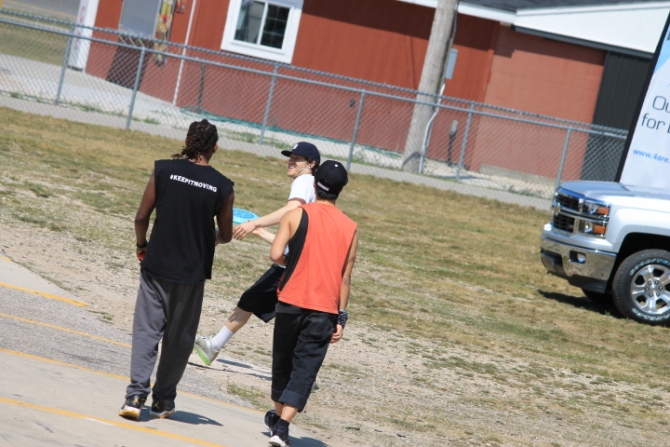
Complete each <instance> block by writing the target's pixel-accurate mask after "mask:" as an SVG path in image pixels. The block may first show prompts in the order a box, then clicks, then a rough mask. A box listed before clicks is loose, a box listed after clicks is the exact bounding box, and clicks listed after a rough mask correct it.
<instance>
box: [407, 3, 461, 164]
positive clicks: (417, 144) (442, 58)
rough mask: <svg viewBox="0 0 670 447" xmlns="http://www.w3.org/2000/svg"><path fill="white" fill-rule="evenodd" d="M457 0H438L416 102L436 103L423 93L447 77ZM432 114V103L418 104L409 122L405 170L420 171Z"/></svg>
mask: <svg viewBox="0 0 670 447" xmlns="http://www.w3.org/2000/svg"><path fill="white" fill-rule="evenodd" d="M457 4H458V0H438V2H437V7H436V8H435V16H434V17H433V26H432V28H431V30H430V39H429V41H428V48H427V50H426V58H425V59H424V61H423V70H422V72H421V80H420V81H419V92H420V93H419V94H417V96H416V100H417V101H421V102H433V103H434V102H436V99H435V98H433V97H432V96H427V95H425V94H422V93H428V94H432V95H437V94H438V93H439V90H440V85H441V84H442V82H444V80H443V79H442V76H444V64H445V62H446V59H447V48H448V42H449V37H450V36H451V27H452V24H453V22H454V14H456V5H457ZM432 114H433V106H429V105H423V104H416V105H415V106H414V112H413V113H412V122H411V123H410V127H409V133H408V135H407V141H406V142H405V151H404V153H403V157H402V170H403V171H408V172H418V171H419V162H420V158H421V146H422V143H423V135H424V132H425V129H426V126H427V125H428V121H429V120H430V117H431V115H432Z"/></svg>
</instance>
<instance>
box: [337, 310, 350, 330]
mask: <svg viewBox="0 0 670 447" xmlns="http://www.w3.org/2000/svg"><path fill="white" fill-rule="evenodd" d="M348 319H349V312H347V311H346V310H340V311H338V312H337V324H339V325H340V326H342V327H344V326H346V325H347V320H348Z"/></svg>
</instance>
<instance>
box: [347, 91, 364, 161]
mask: <svg viewBox="0 0 670 447" xmlns="http://www.w3.org/2000/svg"><path fill="white" fill-rule="evenodd" d="M364 101H365V92H361V99H359V100H358V111H357V112H356V122H355V123H354V134H353V135H352V137H351V145H350V146H349V157H347V171H348V170H349V169H351V160H352V158H353V157H354V146H355V145H356V138H357V137H358V126H359V125H360V122H361V113H362V112H363V102H364Z"/></svg>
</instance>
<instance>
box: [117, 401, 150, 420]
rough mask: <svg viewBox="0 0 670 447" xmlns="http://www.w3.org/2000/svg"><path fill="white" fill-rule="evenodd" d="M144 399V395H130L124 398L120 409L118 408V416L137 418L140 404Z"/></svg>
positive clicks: (140, 409) (142, 403)
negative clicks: (124, 400)
mask: <svg viewBox="0 0 670 447" xmlns="http://www.w3.org/2000/svg"><path fill="white" fill-rule="evenodd" d="M146 400H147V398H146V397H142V396H130V397H129V398H127V399H126V402H125V403H124V404H123V406H122V407H121V410H119V416H121V417H122V418H126V419H133V420H138V419H139V418H140V412H141V411H142V406H143V405H144V402H145V401H146Z"/></svg>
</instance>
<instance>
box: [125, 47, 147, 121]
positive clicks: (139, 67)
mask: <svg viewBox="0 0 670 447" xmlns="http://www.w3.org/2000/svg"><path fill="white" fill-rule="evenodd" d="M145 51H146V47H145V46H144V45H143V46H142V51H141V52H140V62H139V63H138V64H137V73H135V85H133V97H132V98H131V99H130V109H129V110H128V120H127V121H126V129H130V121H132V119H133V109H134V108H135V98H136V97H137V90H138V89H139V88H140V78H141V77H142V66H143V65H144V52H145Z"/></svg>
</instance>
